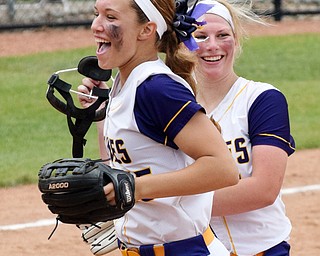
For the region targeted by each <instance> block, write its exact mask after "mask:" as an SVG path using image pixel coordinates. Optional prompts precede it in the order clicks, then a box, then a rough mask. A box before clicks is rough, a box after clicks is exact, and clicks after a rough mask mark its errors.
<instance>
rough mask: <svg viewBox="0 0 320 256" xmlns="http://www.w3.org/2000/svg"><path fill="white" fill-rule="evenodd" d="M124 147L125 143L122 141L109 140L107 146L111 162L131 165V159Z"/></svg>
mask: <svg viewBox="0 0 320 256" xmlns="http://www.w3.org/2000/svg"><path fill="white" fill-rule="evenodd" d="M123 145H124V141H123V140H122V139H117V140H113V139H110V138H108V139H107V146H108V149H109V152H110V157H111V160H112V161H113V162H117V163H119V164H129V163H131V158H130V156H129V153H128V151H127V150H126V148H125V147H123Z"/></svg>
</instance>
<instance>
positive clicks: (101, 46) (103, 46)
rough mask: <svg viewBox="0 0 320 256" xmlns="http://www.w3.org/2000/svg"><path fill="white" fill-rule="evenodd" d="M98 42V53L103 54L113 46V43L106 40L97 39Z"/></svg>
mask: <svg viewBox="0 0 320 256" xmlns="http://www.w3.org/2000/svg"><path fill="white" fill-rule="evenodd" d="M96 42H97V45H98V50H97V52H98V53H102V52H104V51H106V50H107V49H108V48H110V46H111V43H110V42H109V41H106V40H102V39H97V40H96Z"/></svg>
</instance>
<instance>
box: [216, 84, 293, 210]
mask: <svg viewBox="0 0 320 256" xmlns="http://www.w3.org/2000/svg"><path fill="white" fill-rule="evenodd" d="M248 122H249V132H248V133H249V136H250V137H249V139H250V142H251V144H252V153H251V156H250V158H251V160H252V176H250V177H247V178H244V179H241V180H240V181H239V183H238V184H237V185H236V186H233V187H230V188H226V189H221V190H218V191H216V192H215V195H214V200H213V213H212V214H213V216H221V215H231V214H238V213H243V212H247V211H252V210H257V209H260V208H263V207H266V206H269V205H271V204H273V203H274V201H275V200H276V198H277V196H278V195H279V192H280V189H281V186H282V182H283V178H284V174H285V170H286V165H287V159H288V155H290V154H292V153H293V152H294V149H293V147H292V145H294V141H293V138H292V137H291V136H290V126H289V114H288V110H287V102H286V99H285V97H284V95H283V94H282V93H280V92H279V91H277V90H268V91H265V92H264V93H262V94H260V95H259V96H258V97H257V99H256V100H255V102H254V103H253V104H252V106H251V107H250V110H249V113H248Z"/></svg>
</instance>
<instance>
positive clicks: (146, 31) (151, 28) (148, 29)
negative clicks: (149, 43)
mask: <svg viewBox="0 0 320 256" xmlns="http://www.w3.org/2000/svg"><path fill="white" fill-rule="evenodd" d="M156 33H157V25H156V23H154V22H152V21H149V22H147V23H146V24H145V25H144V26H143V27H142V28H141V31H140V33H139V36H138V39H140V40H146V39H149V38H150V37H152V36H154V35H155V34H156Z"/></svg>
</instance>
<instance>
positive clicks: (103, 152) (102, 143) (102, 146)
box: [97, 120, 109, 160]
mask: <svg viewBox="0 0 320 256" xmlns="http://www.w3.org/2000/svg"><path fill="white" fill-rule="evenodd" d="M103 129H104V120H103V121H99V122H97V132H98V143H99V152H100V158H101V159H104V160H105V159H109V154H108V151H107V147H106V144H105V141H104V135H103Z"/></svg>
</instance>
